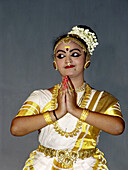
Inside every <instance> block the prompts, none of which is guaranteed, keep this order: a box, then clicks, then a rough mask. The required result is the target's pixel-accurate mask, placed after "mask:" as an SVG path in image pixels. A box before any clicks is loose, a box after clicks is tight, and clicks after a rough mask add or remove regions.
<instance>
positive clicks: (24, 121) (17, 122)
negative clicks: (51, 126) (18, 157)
mask: <svg viewBox="0 0 128 170" xmlns="http://www.w3.org/2000/svg"><path fill="white" fill-rule="evenodd" d="M48 113H49V115H50V117H51V120H52V121H53V122H54V121H56V119H55V116H54V115H53V112H52V111H49V112H48ZM60 113H61V112H59V110H58V109H57V110H56V114H57V116H58V119H60V118H61V117H62V115H61V114H60ZM47 125H48V124H47V122H46V120H45V118H44V116H43V114H38V115H31V116H20V117H16V118H14V119H13V120H12V124H11V128H10V130H11V134H12V135H14V136H24V135H26V134H29V133H31V132H34V131H36V130H39V129H41V128H43V127H45V126H47Z"/></svg>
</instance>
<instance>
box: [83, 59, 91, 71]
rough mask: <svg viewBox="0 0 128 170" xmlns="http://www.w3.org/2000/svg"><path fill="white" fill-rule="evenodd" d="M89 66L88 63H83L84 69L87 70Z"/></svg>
mask: <svg viewBox="0 0 128 170" xmlns="http://www.w3.org/2000/svg"><path fill="white" fill-rule="evenodd" d="M89 65H90V61H87V62H86V63H85V65H84V69H86V68H88V67H89Z"/></svg>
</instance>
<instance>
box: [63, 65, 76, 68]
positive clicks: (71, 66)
mask: <svg viewBox="0 0 128 170" xmlns="http://www.w3.org/2000/svg"><path fill="white" fill-rule="evenodd" d="M73 67H75V66H74V65H70V66H66V67H65V68H66V69H69V68H73Z"/></svg>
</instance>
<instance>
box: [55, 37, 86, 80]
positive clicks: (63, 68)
mask: <svg viewBox="0 0 128 170" xmlns="http://www.w3.org/2000/svg"><path fill="white" fill-rule="evenodd" d="M55 59H56V63H57V68H58V70H59V72H60V74H61V76H62V77H64V76H66V75H68V76H69V77H70V78H72V77H77V76H81V75H83V73H84V64H85V62H86V56H85V52H84V51H83V48H82V47H81V46H80V45H79V44H77V43H76V42H74V41H72V40H71V41H70V42H69V43H68V44H65V43H64V42H63V41H62V42H61V43H60V44H59V45H58V46H57V48H56V50H55Z"/></svg>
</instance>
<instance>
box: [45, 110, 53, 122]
mask: <svg viewBox="0 0 128 170" xmlns="http://www.w3.org/2000/svg"><path fill="white" fill-rule="evenodd" d="M43 117H44V119H45V121H46V122H47V124H48V125H50V124H52V123H53V121H52V119H51V116H50V114H49V113H48V112H46V113H44V114H43Z"/></svg>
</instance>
